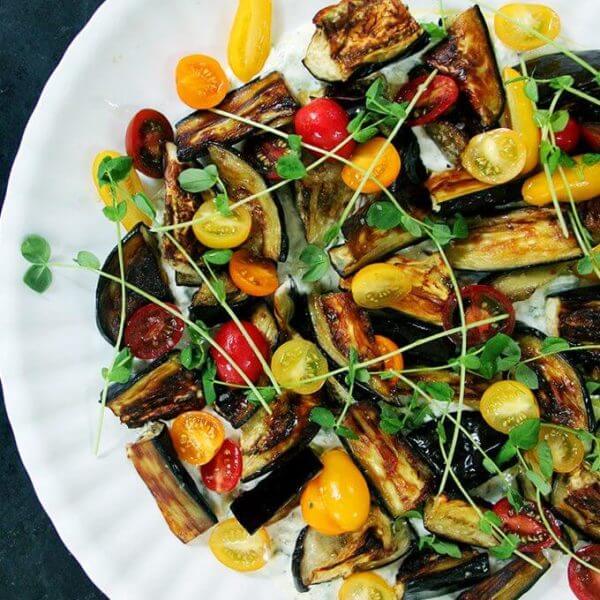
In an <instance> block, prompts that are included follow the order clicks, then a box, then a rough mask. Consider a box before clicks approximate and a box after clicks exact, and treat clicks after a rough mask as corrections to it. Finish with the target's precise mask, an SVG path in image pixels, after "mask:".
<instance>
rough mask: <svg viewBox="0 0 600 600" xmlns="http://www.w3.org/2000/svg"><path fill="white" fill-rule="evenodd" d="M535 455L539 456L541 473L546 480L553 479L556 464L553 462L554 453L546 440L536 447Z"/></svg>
mask: <svg viewBox="0 0 600 600" xmlns="http://www.w3.org/2000/svg"><path fill="white" fill-rule="evenodd" d="M535 453H536V455H537V459H538V464H539V466H540V472H541V473H542V475H543V476H544V477H545V478H546V479H550V477H552V472H553V471H554V462H553V460H552V452H551V451H550V446H549V445H548V442H547V441H546V440H541V441H540V442H539V443H538V445H537V446H536V449H535Z"/></svg>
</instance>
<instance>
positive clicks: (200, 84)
mask: <svg viewBox="0 0 600 600" xmlns="http://www.w3.org/2000/svg"><path fill="white" fill-rule="evenodd" d="M175 82H176V85H177V93H178V94H179V97H180V98H181V100H182V101H183V102H185V104H187V105H188V106H190V107H191V108H196V109H206V108H213V107H214V106H217V105H218V104H220V103H221V102H222V100H223V99H224V98H225V96H226V95H227V90H228V89H229V80H228V79H227V75H225V71H223V68H222V67H221V65H220V64H219V62H218V61H216V60H215V59H214V58H212V57H210V56H205V55H204V54H192V55H190V56H185V57H184V58H182V59H181V60H180V61H179V63H177V68H176V70H175Z"/></svg>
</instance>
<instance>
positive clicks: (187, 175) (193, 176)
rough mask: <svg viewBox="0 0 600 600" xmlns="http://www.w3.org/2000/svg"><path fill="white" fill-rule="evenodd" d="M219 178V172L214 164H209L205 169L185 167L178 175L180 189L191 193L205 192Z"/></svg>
mask: <svg viewBox="0 0 600 600" xmlns="http://www.w3.org/2000/svg"><path fill="white" fill-rule="evenodd" d="M218 179H219V173H218V171H217V167H216V166H215V165H209V166H208V167H206V168H205V169H186V170H185V171H182V172H181V174H180V175H179V179H178V181H179V185H180V186H181V189H183V190H184V191H186V192H190V193H192V194H199V193H201V192H206V191H208V190H210V189H211V188H213V187H214V186H215V185H216V184H217V181H218Z"/></svg>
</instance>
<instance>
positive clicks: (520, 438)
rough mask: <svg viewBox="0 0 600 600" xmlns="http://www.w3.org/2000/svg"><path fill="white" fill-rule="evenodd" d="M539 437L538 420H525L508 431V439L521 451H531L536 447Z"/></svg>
mask: <svg viewBox="0 0 600 600" xmlns="http://www.w3.org/2000/svg"><path fill="white" fill-rule="evenodd" d="M539 436H540V420H539V419H526V420H525V421H523V422H522V423H520V424H519V425H517V426H516V427H513V428H512V429H511V430H510V432H509V434H508V439H509V440H510V441H511V442H512V443H513V444H514V445H515V446H516V447H517V448H520V449H521V450H531V449H532V448H535V446H536V445H537V443H538V439H539Z"/></svg>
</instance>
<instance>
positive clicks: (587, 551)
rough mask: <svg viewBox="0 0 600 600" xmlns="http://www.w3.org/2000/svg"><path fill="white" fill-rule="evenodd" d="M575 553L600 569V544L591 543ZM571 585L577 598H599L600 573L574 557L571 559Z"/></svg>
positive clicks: (589, 599)
mask: <svg viewBox="0 0 600 600" xmlns="http://www.w3.org/2000/svg"><path fill="white" fill-rule="evenodd" d="M575 554H577V556H578V557H579V558H581V559H582V560H584V561H585V562H587V563H590V564H591V565H593V566H594V567H596V568H599V569H600V544H591V545H590V546H586V547H585V548H581V549H580V550H578V551H577V552H576V553H575ZM569 586H570V587H571V591H572V592H573V593H574V594H575V596H577V600H598V598H600V574H599V573H596V572H595V571H592V570H591V569H589V568H588V567H585V566H584V565H582V564H581V563H578V562H577V561H576V560H575V559H573V558H572V559H571V560H570V561H569Z"/></svg>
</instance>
